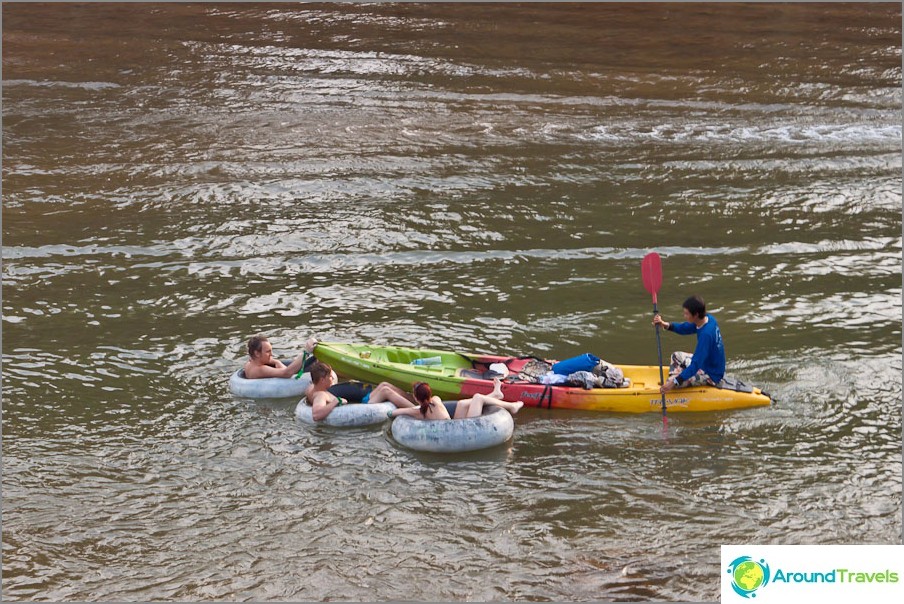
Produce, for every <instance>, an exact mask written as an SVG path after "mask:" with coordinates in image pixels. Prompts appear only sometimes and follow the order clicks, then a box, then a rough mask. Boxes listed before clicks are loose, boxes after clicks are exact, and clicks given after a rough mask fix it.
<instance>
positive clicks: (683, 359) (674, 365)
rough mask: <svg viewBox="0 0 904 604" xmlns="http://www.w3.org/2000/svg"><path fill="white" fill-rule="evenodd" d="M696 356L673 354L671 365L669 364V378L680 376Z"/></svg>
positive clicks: (687, 353) (680, 353) (683, 353)
mask: <svg viewBox="0 0 904 604" xmlns="http://www.w3.org/2000/svg"><path fill="white" fill-rule="evenodd" d="M693 357H694V355H692V354H691V353H689V352H681V351H678V352H673V353H672V359H671V363H670V364H669V376H673V375H678V374H679V373H681V372H682V371H684V369H685V368H686V367H687V366H688V365H690V364H691V361H692V360H693Z"/></svg>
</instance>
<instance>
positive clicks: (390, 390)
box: [367, 382, 417, 409]
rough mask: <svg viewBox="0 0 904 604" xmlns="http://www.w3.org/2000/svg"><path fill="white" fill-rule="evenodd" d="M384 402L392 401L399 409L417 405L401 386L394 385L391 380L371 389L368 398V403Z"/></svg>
mask: <svg viewBox="0 0 904 604" xmlns="http://www.w3.org/2000/svg"><path fill="white" fill-rule="evenodd" d="M383 402H389V403H392V404H393V405H395V406H396V407H397V408H399V409H403V408H405V407H416V406H417V405H415V404H414V403H412V402H411V401H410V400H409V399H408V397H406V396H405V393H404V392H402V389H401V388H398V387H396V386H393V385H392V384H390V383H389V382H383V383H381V384H379V385H378V386H377V387H376V388H374V389H373V390H371V392H370V398H368V399H367V404H368V405H371V404H375V403H383Z"/></svg>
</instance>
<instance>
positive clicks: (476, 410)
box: [455, 394, 524, 417]
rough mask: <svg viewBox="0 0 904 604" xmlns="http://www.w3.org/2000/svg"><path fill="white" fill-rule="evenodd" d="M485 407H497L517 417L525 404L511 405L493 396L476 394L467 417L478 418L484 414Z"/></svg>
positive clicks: (517, 402)
mask: <svg viewBox="0 0 904 604" xmlns="http://www.w3.org/2000/svg"><path fill="white" fill-rule="evenodd" d="M484 405H496V406H498V407H502V408H503V409H505V410H506V411H508V412H509V413H511V414H512V415H515V414H516V413H518V411H520V410H521V407H523V406H524V403H523V402H522V401H516V402H514V403H510V402H508V401H504V400H502V399H498V398H495V397H492V396H487V395H485V394H475V395H474V398H472V399H471V404H470V406H469V408H468V414H467V416H466V417H478V416H479V415H481V414H482V413H483V407H484ZM455 415H458V413H457V412H456V414H455Z"/></svg>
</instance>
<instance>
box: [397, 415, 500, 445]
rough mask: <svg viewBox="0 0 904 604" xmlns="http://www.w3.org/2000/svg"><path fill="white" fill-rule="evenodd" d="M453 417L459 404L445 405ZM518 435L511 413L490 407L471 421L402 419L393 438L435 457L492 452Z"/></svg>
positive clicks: (470, 419)
mask: <svg viewBox="0 0 904 604" xmlns="http://www.w3.org/2000/svg"><path fill="white" fill-rule="evenodd" d="M443 404H444V405H446V408H447V409H449V415H454V413H455V403H443ZM514 431H515V421H514V420H513V419H512V415H511V413H509V412H508V411H506V410H505V409H503V408H502V407H497V406H496V405H487V406H485V407H484V408H483V415H481V416H480V417H470V418H467V419H440V420H425V419H418V418H415V417H411V416H409V415H400V416H398V417H396V418H394V419H393V421H392V437H393V438H394V439H395V440H396V442H398V443H399V444H400V445H402V446H404V447H408V448H409V449H414V450H415V451H429V452H431V453H463V452H465V451H477V450H480V449H488V448H489V447H495V446H497V445H501V444H502V443H504V442H506V441H507V440H508V439H510V438H511V437H512V433H513V432H514Z"/></svg>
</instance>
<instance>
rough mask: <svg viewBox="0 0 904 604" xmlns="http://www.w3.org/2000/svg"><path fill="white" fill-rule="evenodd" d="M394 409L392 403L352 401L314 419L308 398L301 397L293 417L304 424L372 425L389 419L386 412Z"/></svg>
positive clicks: (344, 426) (343, 426)
mask: <svg viewBox="0 0 904 604" xmlns="http://www.w3.org/2000/svg"><path fill="white" fill-rule="evenodd" d="M394 409H395V405H393V404H392V403H374V404H372V405H368V404H364V403H352V404H349V405H342V406H341V407H335V408H333V410H332V411H330V414H329V415H327V416H326V418H325V419H324V420H323V421H319V422H315V421H314V410H313V408H312V407H311V405H309V404H308V399H306V398H303V399H301V401H299V403H298V405H297V406H296V407H295V417H297V418H298V419H299V420H301V421H303V422H304V423H306V424H324V425H327V426H338V427H342V428H348V427H357V426H372V425H374V424H381V423H383V422H385V421H388V420H389V415H388V412H389V411H392V410H394Z"/></svg>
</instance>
